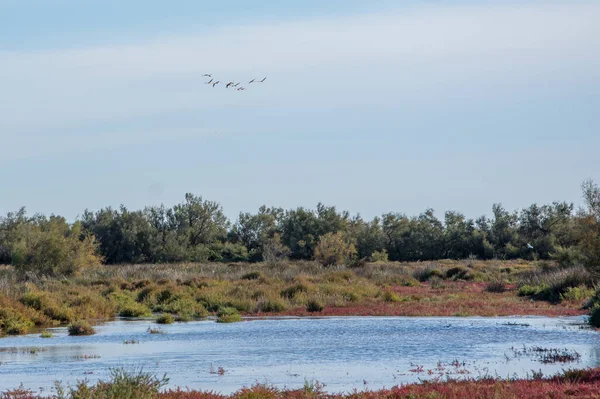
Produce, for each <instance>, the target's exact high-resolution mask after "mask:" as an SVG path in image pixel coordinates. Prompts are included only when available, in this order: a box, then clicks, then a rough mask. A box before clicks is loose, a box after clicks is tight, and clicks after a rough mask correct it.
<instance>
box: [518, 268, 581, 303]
mask: <svg viewBox="0 0 600 399" xmlns="http://www.w3.org/2000/svg"><path fill="white" fill-rule="evenodd" d="M524 283H525V284H524V286H525V285H528V286H531V287H537V292H536V293H535V294H534V297H535V299H537V300H542V301H549V302H559V301H560V300H561V298H562V295H563V294H564V293H565V292H566V291H567V290H568V289H569V288H571V287H580V286H589V285H591V284H592V276H591V275H590V273H589V272H588V271H587V270H586V269H585V268H583V267H572V268H568V269H563V270H556V271H549V272H542V273H539V272H538V273H535V274H533V275H532V276H529V277H528V278H526V279H524Z"/></svg>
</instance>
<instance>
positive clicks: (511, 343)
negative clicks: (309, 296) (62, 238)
mask: <svg viewBox="0 0 600 399" xmlns="http://www.w3.org/2000/svg"><path fill="white" fill-rule="evenodd" d="M584 323H585V318H584V317H565V318H544V317H503V318H480V317H474V318H443V317H439V318H436V317H419V318H408V317H331V318H270V319H246V320H245V321H244V322H242V323H233V324H220V323H216V322H215V321H214V320H205V321H196V322H189V323H178V324H172V325H166V326H161V327H160V328H161V329H162V330H163V331H164V334H150V333H148V331H147V330H148V328H149V327H158V326H157V325H156V324H154V323H153V322H152V321H148V320H138V321H127V320H117V321H114V322H108V323H105V324H102V325H99V326H97V327H96V330H97V334H96V335H93V336H88V337H69V336H68V335H67V332H66V329H65V328H55V329H51V331H52V333H53V334H54V337H53V338H50V339H43V338H40V337H39V334H36V335H27V336H19V337H5V338H2V339H0V391H3V390H6V389H11V388H16V387H17V386H18V385H19V384H20V383H22V384H23V385H24V386H25V387H26V388H30V389H33V390H35V391H37V392H40V390H41V392H42V393H43V392H46V393H49V392H50V389H51V387H52V386H53V385H54V381H56V380H60V381H62V382H63V383H65V384H73V383H74V382H76V381H77V380H82V379H88V380H89V381H90V382H95V381H97V380H98V379H105V378H106V377H107V376H108V373H109V371H110V369H111V368H114V367H121V366H123V367H126V368H128V369H135V368H139V367H143V368H144V370H146V371H150V372H153V373H154V372H155V373H158V374H160V375H162V374H164V373H167V374H168V377H169V378H170V386H171V387H175V386H180V387H189V388H191V389H201V390H215V391H217V392H221V393H231V392H233V391H235V390H237V389H239V388H240V387H242V386H244V385H246V386H249V385H251V384H253V383H256V382H259V383H268V384H272V385H276V386H278V387H280V388H283V387H288V388H297V387H301V386H302V385H304V382H305V380H308V381H311V380H312V381H319V382H322V383H325V384H326V386H325V390H326V391H329V392H346V391H350V390H352V389H355V388H356V389H358V390H363V389H379V388H383V387H387V388H389V387H392V386H395V385H398V384H400V383H407V382H416V381H419V380H424V379H433V378H442V379H445V378H447V377H453V378H464V377H479V376H483V375H490V376H499V377H508V376H511V377H513V376H519V377H526V376H528V375H532V371H536V372H537V371H542V372H543V373H544V374H545V375H546V374H554V373H557V372H560V371H561V370H562V369H566V368H585V367H595V366H598V365H600V334H599V333H597V332H595V331H593V330H591V329H588V328H587V327H585V325H584ZM126 341H134V343H127V344H126V343H125V342H126ZM540 348H544V349H556V350H558V352H548V351H543V350H542V349H540ZM554 354H558V356H554V357H553V355H554ZM561 354H562V355H564V354H567V356H566V358H567V359H565V357H564V356H563V357H561ZM557 360H558V361H557ZM564 360H572V361H570V362H567V363H564V362H562V361H564ZM219 368H222V370H221V371H222V373H219Z"/></svg>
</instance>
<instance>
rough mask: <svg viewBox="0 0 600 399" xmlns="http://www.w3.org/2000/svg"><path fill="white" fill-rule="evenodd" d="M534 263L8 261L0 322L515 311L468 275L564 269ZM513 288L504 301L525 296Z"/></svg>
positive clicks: (512, 277)
mask: <svg viewBox="0 0 600 399" xmlns="http://www.w3.org/2000/svg"><path fill="white" fill-rule="evenodd" d="M537 267H538V266H536V264H534V263H531V262H523V261H506V262H504V261H477V260H473V259H470V260H465V261H452V260H442V261H436V262H426V263H423V262H414V263H397V262H384V261H381V262H376V263H365V264H364V265H362V267H360V268H348V267H344V266H331V267H328V268H324V267H322V266H321V265H319V264H318V263H316V262H306V261H293V262H288V261H282V262H271V263H254V264H245V263H235V264H222V263H214V264H212V263H211V264H202V263H180V264H167V265H120V266H115V265H112V266H101V267H94V268H90V269H88V270H85V271H83V272H82V274H81V275H79V276H77V277H71V278H60V277H32V278H31V279H30V280H29V281H27V282H23V281H19V280H17V279H16V277H15V276H14V272H13V271H12V269H11V268H10V267H9V268H3V269H1V270H0V285H2V284H5V283H6V284H8V283H9V282H11V283H12V282H14V286H11V287H10V289H9V290H7V293H4V294H3V295H0V330H1V331H2V332H3V333H5V334H7V333H8V334H25V333H27V332H28V331H29V330H30V329H31V328H32V327H34V326H41V327H47V326H57V325H67V324H69V323H74V322H75V321H76V319H87V320H93V319H107V318H113V317H114V316H116V315H120V316H122V317H146V316H151V315H152V313H160V314H162V315H163V316H161V317H164V318H165V320H169V321H170V320H171V318H173V319H174V320H176V321H190V320H195V319H198V318H205V317H207V316H209V315H210V314H211V313H212V314H215V313H217V312H218V311H219V310H220V309H222V308H235V309H236V311H237V312H238V313H239V314H240V315H242V314H255V313H256V314H263V313H271V314H273V313H275V314H276V313H286V314H302V312H308V313H314V312H324V313H327V314H331V315H336V314H339V315H352V314H354V315H369V314H370V315H396V314H399V315H414V316H416V315H448V314H454V313H456V312H462V311H464V310H465V309H475V312H476V313H477V314H480V315H488V314H500V313H502V312H508V311H514V312H516V313H514V314H519V313H520V310H519V309H518V308H517V307H515V308H514V310H511V309H510V308H507V307H506V303H505V302H506V300H507V298H505V296H506V295H507V294H496V298H492V297H491V296H481V295H478V294H477V293H479V292H481V290H483V287H480V286H478V285H477V284H483V283H481V282H493V281H496V280H500V279H501V280H503V281H506V282H507V283H510V284H517V283H518V284H519V287H520V290H519V293H520V294H521V295H524V294H525V288H524V287H525V286H526V285H527V284H528V283H529V284H534V285H532V286H535V287H536V288H535V292H536V293H540V294H539V295H540V297H542V296H543V294H541V293H543V292H545V290H546V288H544V287H546V285H539V284H543V283H544V282H542V278H544V279H547V276H546V274H551V273H563V274H564V273H566V272H564V271H561V270H560V269H557V268H553V267H552V266H548V265H546V266H544V269H543V270H542V269H538V268H537ZM540 267H541V266H540ZM415 277H417V278H415ZM555 278H556V279H557V280H560V279H559V278H557V277H555ZM419 280H423V283H421V282H420V281H419ZM580 280H581V276H580V277H578V278H574V277H570V280H569V281H571V282H570V283H569V284H572V283H573V282H576V281H580ZM547 283H549V281H546V284H547ZM556 285H558V283H557V284H556ZM579 286H581V284H579V285H576V286H574V287H579ZM578 290H579V291H578ZM578 290H575V289H571V288H569V287H568V286H565V287H564V289H560V290H559V292H560V295H559V296H558V299H559V300H561V298H563V300H564V301H565V302H569V301H570V302H572V303H573V305H572V306H574V305H575V302H577V301H579V298H581V297H583V296H585V295H586V294H587V291H585V290H584V289H583V288H581V289H578ZM388 291H389V292H388ZM515 294H516V291H515V292H514V293H512V295H514V301H513V302H514V303H513V302H511V304H514V305H515V306H516V304H517V303H521V304H524V303H526V302H525V300H524V299H520V298H518V297H517V296H516V295H515ZM536 295H537V294H536ZM561 295H562V297H561ZM536 298H537V297H536ZM489 301H496V302H497V303H500V302H502V309H499V310H498V311H493V310H492V309H491V307H493V306H498V304H494V303H496V302H494V303H488V302H489ZM446 305H447V306H446ZM542 308H544V309H545V307H542ZM482 309H483V310H482ZM536 309H541V308H540V307H539V306H538V307H537V308H536V307H533V306H530V307H529V308H528V310H527V311H528V312H529V311H531V310H533V311H535V312H536V314H539V313H537V312H540V310H536ZM344 312H347V313H344ZM167 314H168V315H170V316H164V315H167Z"/></svg>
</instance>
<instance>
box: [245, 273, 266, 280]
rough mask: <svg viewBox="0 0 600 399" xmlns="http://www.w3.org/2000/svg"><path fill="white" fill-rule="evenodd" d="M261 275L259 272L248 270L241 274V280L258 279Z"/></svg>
mask: <svg viewBox="0 0 600 399" xmlns="http://www.w3.org/2000/svg"><path fill="white" fill-rule="evenodd" d="M261 277H262V273H261V272H250V273H246V274H244V275H243V276H242V280H258V279H259V278H261Z"/></svg>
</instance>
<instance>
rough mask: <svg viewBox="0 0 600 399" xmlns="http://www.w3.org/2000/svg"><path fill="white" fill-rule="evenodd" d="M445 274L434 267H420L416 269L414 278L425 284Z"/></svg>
mask: <svg viewBox="0 0 600 399" xmlns="http://www.w3.org/2000/svg"><path fill="white" fill-rule="evenodd" d="M443 276H444V275H443V273H442V272H441V271H439V270H438V269H436V268H435V267H433V266H432V265H429V266H426V267H420V268H417V269H415V271H414V272H413V277H414V278H416V279H417V280H419V281H420V282H422V283H423V282H425V281H427V280H429V279H430V278H431V277H443Z"/></svg>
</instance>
